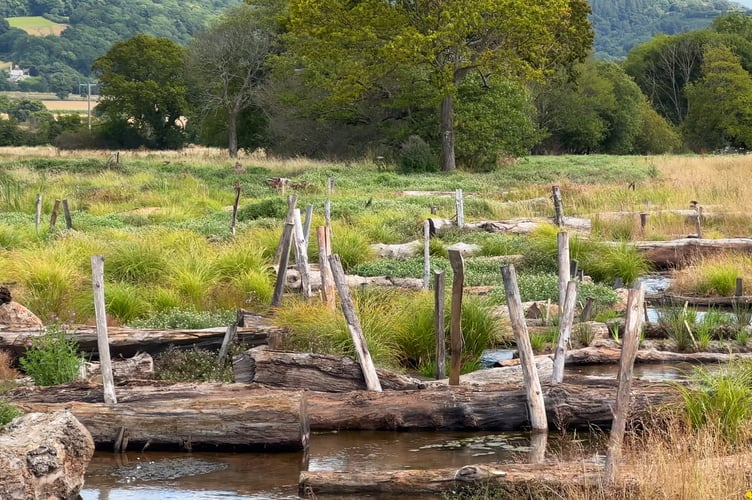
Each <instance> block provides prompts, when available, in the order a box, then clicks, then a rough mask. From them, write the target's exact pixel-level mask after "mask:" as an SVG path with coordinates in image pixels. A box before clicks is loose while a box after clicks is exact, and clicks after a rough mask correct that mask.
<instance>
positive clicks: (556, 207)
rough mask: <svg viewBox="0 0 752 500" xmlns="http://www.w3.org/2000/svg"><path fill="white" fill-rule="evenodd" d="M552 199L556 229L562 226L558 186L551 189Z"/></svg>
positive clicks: (562, 218)
mask: <svg viewBox="0 0 752 500" xmlns="http://www.w3.org/2000/svg"><path fill="white" fill-rule="evenodd" d="M551 191H552V192H553V198H554V224H556V225H557V226H558V227H562V226H564V209H563V208H562V206H561V189H559V186H553V187H552V188H551Z"/></svg>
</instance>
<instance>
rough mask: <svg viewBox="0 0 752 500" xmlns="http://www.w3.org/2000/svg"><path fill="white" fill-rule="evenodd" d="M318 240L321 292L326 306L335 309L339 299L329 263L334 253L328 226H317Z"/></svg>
mask: <svg viewBox="0 0 752 500" xmlns="http://www.w3.org/2000/svg"><path fill="white" fill-rule="evenodd" d="M316 241H318V244H319V271H320V272H321V293H322V295H323V298H324V303H325V304H326V307H327V308H328V309H330V310H332V311H333V310H334V309H335V308H336V307H337V299H336V297H335V296H334V293H335V292H334V276H332V268H331V266H330V265H329V256H330V255H331V254H332V239H331V236H330V233H329V228H328V227H326V226H323V227H317V228H316Z"/></svg>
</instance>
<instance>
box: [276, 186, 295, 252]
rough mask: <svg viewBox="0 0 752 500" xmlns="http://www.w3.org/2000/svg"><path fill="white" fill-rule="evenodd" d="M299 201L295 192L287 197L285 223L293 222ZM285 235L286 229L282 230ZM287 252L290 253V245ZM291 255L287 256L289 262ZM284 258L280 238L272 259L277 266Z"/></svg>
mask: <svg viewBox="0 0 752 500" xmlns="http://www.w3.org/2000/svg"><path fill="white" fill-rule="evenodd" d="M297 202H298V197H297V196H296V195H294V194H291V195H290V196H288V197H287V217H286V218H285V223H289V224H293V218H294V217H295V204H296V203H297ZM282 234H283V235H284V231H283V232H282ZM287 253H290V247H289V246H288V247H287ZM289 258H290V257H289V256H288V257H287V259H288V260H287V262H289ZM281 259H282V239H280V240H279V245H277V251H276V253H275V254H274V259H273V260H272V265H273V266H276V265H277V264H279V263H280V260H281Z"/></svg>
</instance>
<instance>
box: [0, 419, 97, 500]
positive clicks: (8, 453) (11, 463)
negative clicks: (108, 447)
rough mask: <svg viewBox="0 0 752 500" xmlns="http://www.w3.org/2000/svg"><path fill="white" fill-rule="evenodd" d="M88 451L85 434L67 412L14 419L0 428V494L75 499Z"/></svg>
mask: <svg viewBox="0 0 752 500" xmlns="http://www.w3.org/2000/svg"><path fill="white" fill-rule="evenodd" d="M92 455H94V442H93V441H92V439H91V435H89V433H88V432H87V430H86V428H85V427H84V426H83V425H81V423H80V422H79V421H78V420H76V418H75V417H74V416H73V414H71V413H70V412H68V411H56V412H54V413H29V414H26V415H24V416H22V417H19V418H17V419H16V420H14V421H13V422H12V423H11V424H9V425H8V426H7V427H6V428H5V429H3V431H2V432H0V498H3V499H7V500H12V499H19V500H20V499H36V498H39V499H48V498H50V499H51V498H66V499H67V498H78V493H79V491H80V490H81V488H82V487H83V485H84V473H85V472H86V468H87V467H88V465H89V461H90V460H91V457H92Z"/></svg>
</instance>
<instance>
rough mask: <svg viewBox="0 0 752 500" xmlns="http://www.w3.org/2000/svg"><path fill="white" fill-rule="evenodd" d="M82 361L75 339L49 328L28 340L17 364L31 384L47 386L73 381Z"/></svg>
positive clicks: (63, 332)
mask: <svg viewBox="0 0 752 500" xmlns="http://www.w3.org/2000/svg"><path fill="white" fill-rule="evenodd" d="M63 326H64V325H63ZM82 361H83V360H82V357H81V353H80V352H79V350H78V342H76V340H75V338H72V337H69V336H67V335H66V332H65V329H64V328H63V327H61V326H52V327H50V328H49V330H48V331H47V333H45V334H44V335H42V336H40V337H34V338H33V339H32V340H31V345H30V346H28V348H27V350H26V352H25V353H24V354H23V355H22V356H21V358H20V359H19V364H20V366H21V369H22V370H23V371H24V372H25V373H26V374H27V375H28V376H30V377H31V378H32V380H33V381H34V384H35V385H40V386H49V385H59V384H66V383H68V382H72V381H73V380H75V379H76V377H77V376H78V373H79V370H80V367H81V363H82Z"/></svg>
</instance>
